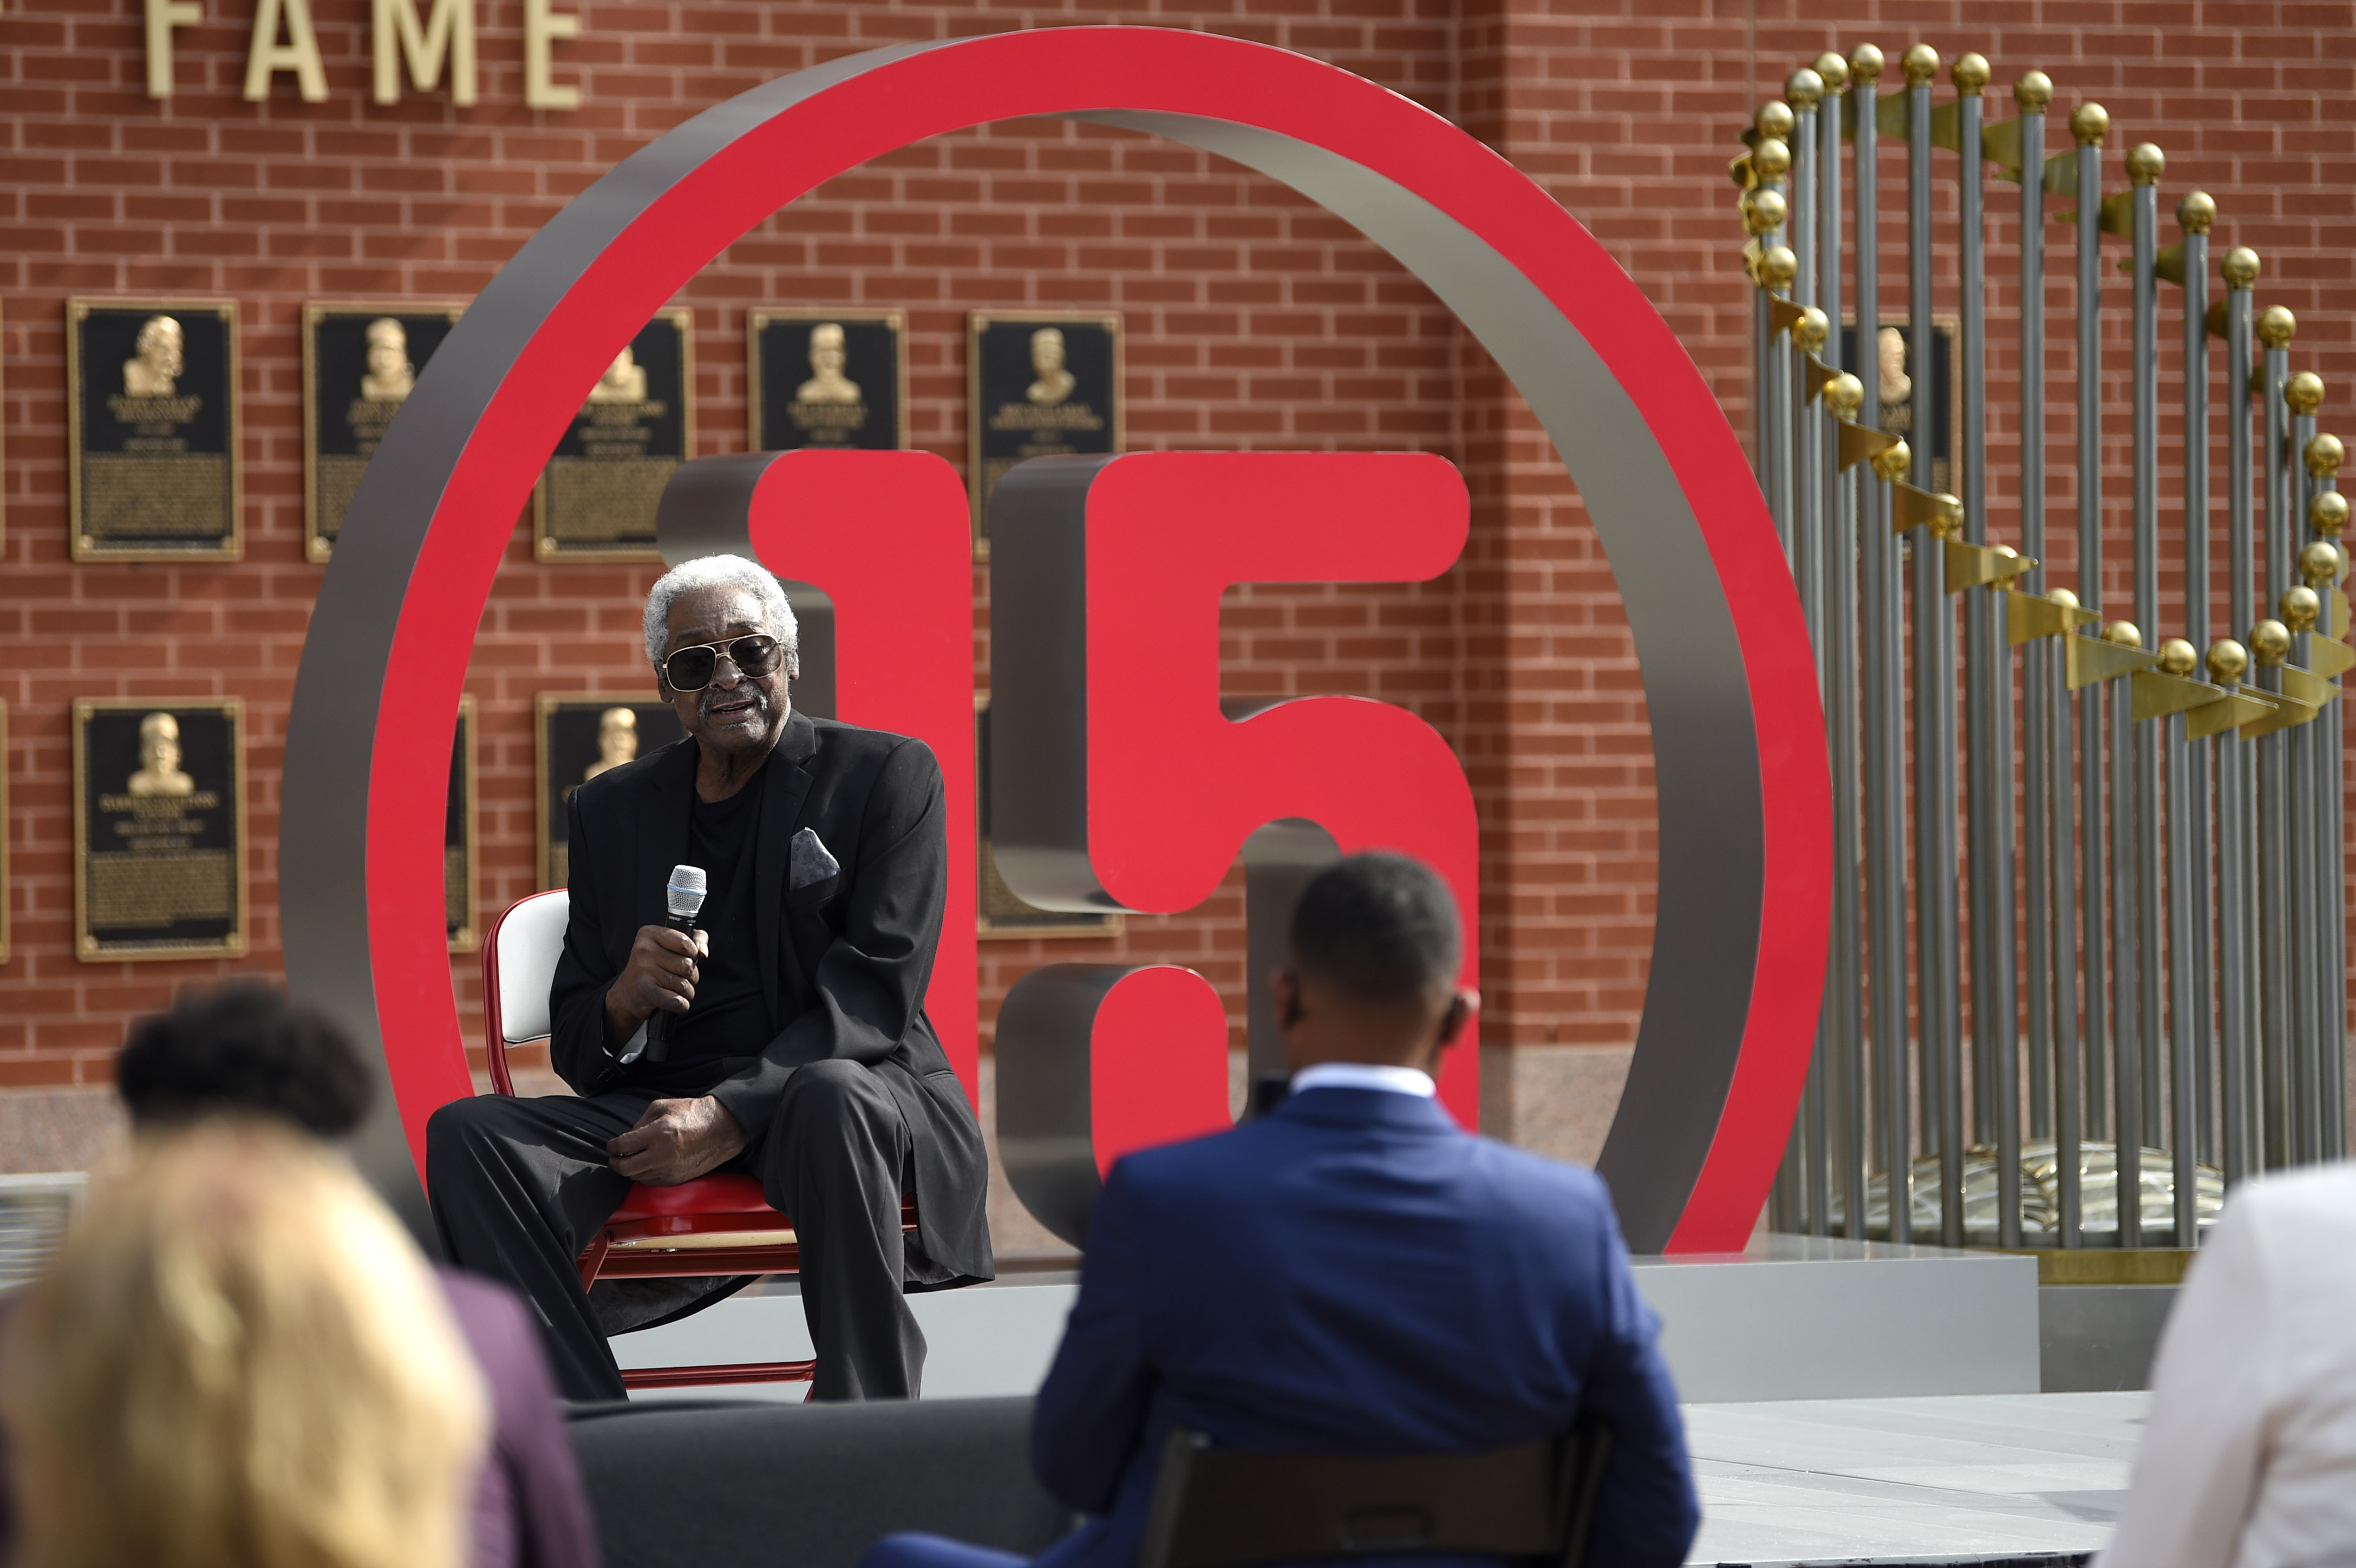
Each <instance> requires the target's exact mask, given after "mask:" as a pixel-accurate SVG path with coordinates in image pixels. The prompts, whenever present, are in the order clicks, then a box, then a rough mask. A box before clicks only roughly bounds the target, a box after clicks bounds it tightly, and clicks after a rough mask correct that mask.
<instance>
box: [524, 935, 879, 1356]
mask: <svg viewBox="0 0 2356 1568" xmlns="http://www.w3.org/2000/svg"><path fill="white" fill-rule="evenodd" d="M570 907H571V903H570V900H569V898H568V897H567V895H566V893H565V891H564V890H563V889H562V888H559V889H557V890H555V891H552V892H545V893H534V894H532V895H531V896H530V898H527V899H520V900H519V901H516V902H515V903H512V904H509V906H508V907H507V908H506V909H505V910H504V911H502V912H500V914H499V917H498V919H497V920H495V921H493V922H492V923H491V936H490V940H489V941H488V942H486V943H485V944H483V1038H484V1040H485V1043H486V1044H487V1046H488V1048H489V1052H490V1066H491V1083H492V1085H493V1086H494V1087H495V1088H497V1089H498V1092H499V1093H502V1094H513V1093H515V1081H514V1080H513V1078H511V1077H510V1076H509V1072H508V1048H509V1046H514V1045H523V1044H526V1043H528V1042H530V1041H531V1040H544V1039H546V1038H547V1036H548V1034H549V1030H550V1028H551V1025H550V1021H549V1016H548V989H549V983H550V982H551V981H552V980H553V979H554V978H555V976H556V959H557V955H558V954H559V953H560V952H562V949H563V945H564V923H565V918H566V916H567V914H568V913H569V912H570ZM900 1221H901V1228H902V1230H903V1231H905V1232H907V1233H909V1234H912V1235H913V1234H914V1233H915V1232H916V1203H915V1201H914V1200H904V1201H903V1203H902V1205H901V1211H900ZM800 1268H801V1247H800V1244H799V1243H798V1242H797V1241H796V1240H795V1237H794V1222H793V1221H791V1220H789V1219H787V1217H786V1216H785V1215H783V1214H780V1213H779V1212H777V1211H776V1210H775V1209H772V1208H771V1207H769V1204H768V1201H767V1200H766V1199H764V1198H763V1197H762V1196H761V1184H760V1183H759V1182H757V1181H755V1180H754V1179H752V1178H751V1177H749V1176H723V1175H714V1176H699V1177H697V1178H696V1179H694V1180H693V1181H683V1182H681V1183H680V1184H679V1185H678V1186H676V1187H642V1186H639V1187H632V1188H631V1189H630V1195H629V1196H628V1197H627V1198H626V1199H624V1200H622V1206H621V1207H620V1208H619V1209H617V1210H616V1211H614V1217H613V1218H612V1219H610V1220H608V1221H606V1222H605V1229H604V1230H602V1231H600V1232H597V1237H596V1239H595V1240H594V1241H593V1242H591V1243H589V1247H588V1250H587V1251H585V1252H584V1253H582V1254H581V1288H583V1289H584V1290H586V1289H588V1288H589V1286H590V1285H592V1284H593V1283H594V1282H595V1281H597V1280H600V1279H682V1278H693V1277H697V1276H700V1275H744V1274H752V1275H786V1274H796V1273H798V1272H799V1271H800ZM817 1371H818V1363H817V1362H816V1361H742V1362H735V1363H733V1364H723V1365H713V1366H701V1367H647V1368H641V1369H639V1370H637V1371H625V1372H623V1374H622V1382H623V1385H624V1386H625V1387H626V1388H634V1389H639V1388H679V1387H684V1386H688V1385H692V1384H701V1383H783V1382H808V1381H809V1380H810V1379H811V1377H812V1376H814V1375H815V1374H816V1372H817Z"/></svg>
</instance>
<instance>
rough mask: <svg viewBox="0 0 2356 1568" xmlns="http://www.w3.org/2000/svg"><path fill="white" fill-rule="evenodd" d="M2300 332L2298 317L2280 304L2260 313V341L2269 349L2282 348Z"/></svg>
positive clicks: (2271, 305) (2272, 305)
mask: <svg viewBox="0 0 2356 1568" xmlns="http://www.w3.org/2000/svg"><path fill="white" fill-rule="evenodd" d="M2297 331H2298V317H2297V316H2295V315H2291V313H2290V312H2289V311H2287V310H2286V309H2285V308H2284V307H2282V306H2281V305H2278V304H2270V305H2268V306H2266V308H2265V309H2264V310H2262V311H2260V312H2259V313H2258V341H2259V342H2261V343H2263V344H2265V346H2266V347H2269V348H2280V347H2282V346H2283V345H2285V344H2286V343H2288V342H2289V341H2290V340H2291V338H2292V336H2294V335H2295V334H2297Z"/></svg>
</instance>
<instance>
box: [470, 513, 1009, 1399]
mask: <svg viewBox="0 0 2356 1568" xmlns="http://www.w3.org/2000/svg"><path fill="white" fill-rule="evenodd" d="M646 644H647V656H648V659H649V660H651V661H652V662H653V665H654V667H655V675H656V679H657V681H658V682H659V687H660V689H661V691H662V694H663V696H664V697H665V698H667V699H669V701H670V703H671V704H672V706H673V707H675V708H676V709H678V710H679V716H680V721H681V722H682V723H683V724H684V725H685V726H686V729H687V736H686V738H685V739H684V740H681V741H678V742H677V743H675V744H673V745H670V746H667V747H664V748H663V749H662V750H660V751H659V752H653V753H652V754H650V755H648V756H644V757H641V758H639V759H638V760H637V761H636V762H634V763H628V764H627V765H626V766H622V767H618V768H614V769H611V770H609V771H608V772H605V773H601V774H599V775H598V776H597V777H596V778H594V779H591V780H590V781H589V782H587V783H586V784H582V785H581V786H580V787H579V788H578V789H577V790H575V791H574V792H573V800H572V807H571V821H570V826H569V829H568V832H569V838H568V842H569V843H570V845H571V859H572V887H571V892H572V913H571V923H570V924H569V925H568V926H567V928H566V930H565V933H564V953H563V955H562V958H561V959H560V961H559V963H558V965H557V970H556V980H555V984H554V986H553V987H552V991H551V995H550V1004H551V1005H550V1015H551V1017H552V1019H553V1020H554V1034H553V1037H552V1040H550V1050H549V1053H550V1058H551V1060H552V1062H553V1064H554V1066H555V1068H556V1071H557V1072H558V1073H559V1074H561V1075H562V1077H563V1079H564V1081H565V1082H566V1083H569V1084H571V1085H572V1086H573V1089H574V1090H575V1091H576V1092H577V1094H578V1097H577V1098H576V1097H573V1096H569V1095H565V1096H554V1097H550V1098H546V1099H509V1098H505V1097H501V1096H496V1095H485V1096H481V1097H478V1098H475V1099H471V1100H460V1101H455V1102H454V1103H452V1104H448V1105H444V1107H442V1109H441V1110H439V1111H437V1112H436V1113H434V1119H433V1122H432V1124H431V1125H430V1127H429V1129H428V1132H427V1156H426V1163H427V1178H428V1181H429V1183H430V1185H431V1187H432V1189H433V1198H434V1218H435V1220H436V1221H437V1222H438V1223H439V1224H440V1226H441V1229H442V1235H443V1238H444V1241H445V1242H446V1243H447V1244H448V1246H449V1249H450V1253H451V1255H452V1256H453V1257H454V1258H455V1260H456V1261H457V1262H458V1263H460V1264H464V1265H465V1266H466V1267H468V1268H471V1269H475V1270H477V1271H479V1272H481V1273H483V1274H487V1275H491V1276H493V1277H495V1278H498V1279H502V1280H505V1281H506V1282H507V1283H509V1285H514V1286H515V1287H516V1288H517V1289H518V1290H520V1291H522V1292H523V1293H524V1294H525V1295H526V1296H530V1298H531V1300H532V1301H533V1302H534V1303H535V1304H536V1305H537V1306H538V1307H539V1309H540V1315H541V1319H542V1321H543V1322H544V1324H545V1325H546V1332H547V1337H548V1343H549V1349H550V1351H551V1356H552V1360H553V1361H554V1363H555V1367H556V1371H557V1376H558V1379H559V1381H560V1382H561V1383H562V1387H563V1391H564V1392H565V1393H566V1394H567V1395H568V1396H569V1397H571V1398H574V1399H618V1398H620V1397H622V1396H623V1387H622V1380H621V1374H620V1372H619V1371H616V1368H615V1364H614V1359H613V1355H612V1353H611V1352H610V1350H608V1349H607V1348H606V1343H605V1338H606V1335H607V1334H609V1333H614V1332H618V1331H620V1330H622V1329H624V1328H645V1327H651V1326H653V1325H654V1324H655V1323H658V1322H668V1321H670V1320H671V1319H673V1318H676V1317H681V1316H684V1315H685V1314H686V1313H688V1312H691V1311H694V1310H697V1309H698V1308H700V1307H704V1306H707V1305H709V1304H710V1303H711V1302H712V1301H714V1300H717V1299H719V1298H720V1297H721V1296H724V1295H726V1294H728V1293H729V1292H730V1291H732V1290H734V1289H735V1288H737V1287H738V1286H740V1285H742V1284H743V1283H744V1281H742V1280H738V1279H712V1280H692V1281H669V1280H665V1281H646V1282H626V1283H625V1284H623V1285H618V1286H609V1285H605V1284H603V1283H601V1284H600V1285H598V1286H597V1287H596V1291H595V1292H594V1293H584V1291H583V1290H582V1288H581V1283H580V1277H579V1275H578V1274H577V1273H576V1272H575V1270H574V1264H573V1260H574V1258H575V1257H576V1256H577V1255H578V1254H579V1253H580V1252H581V1251H582V1249H583V1248H584V1246H585V1245H587V1243H589V1241H590V1240H591V1239H592V1238H594V1236H595V1235H596V1233H597V1231H598V1229H599V1228H600V1227H601V1226H602V1225H604V1223H605V1221H606V1219H607V1218H608V1217H609V1216H611V1215H612V1213H613V1211H615V1209H616V1207H618V1206H619V1205H620V1203H621V1201H622V1200H623V1199H624V1198H625V1197H626V1195H627V1194H628V1192H629V1189H630V1185H631V1183H633V1182H646V1183H650V1184H654V1185H658V1186H667V1185H672V1184H675V1183H678V1182H682V1181H688V1180H691V1179H694V1178H696V1177H699V1176H702V1175H705V1174H707V1173H708V1172H711V1171H715V1170H735V1171H744V1172H747V1173H750V1174H752V1175H754V1176H755V1177H757V1178H759V1179H760V1181H761V1185H762V1189H763V1191H764V1192H765V1193H766V1195H767V1197H768V1200H769V1201H770V1202H771V1203H773V1204H775V1205H776V1207H777V1208H779V1209H780V1210H782V1211H785V1212H786V1213H787V1214H789V1215H791V1216H792V1217H793V1221H794V1226H795V1229H796V1231H797V1232H798V1235H799V1238H800V1242H801V1249H802V1254H801V1256H802V1261H801V1294H802V1309H803V1312H804V1313H805V1315H806V1316H807V1317H808V1318H809V1328H810V1337H811V1339H813V1340H814V1341H816V1343H817V1347H818V1373H817V1380H816V1382H815V1384H814V1385H813V1387H812V1390H811V1397H813V1398H816V1399H891V1398H909V1397H913V1396H915V1395H916V1393H917V1392H918V1391H919V1383H920V1379H921V1377H922V1373H923V1371H924V1359H925V1339H924V1335H923V1333H922V1332H921V1331H920V1330H919V1329H918V1328H917V1327H916V1317H915V1316H914V1315H913V1314H912V1313H910V1311H909V1310H908V1307H907V1303H906V1301H905V1299H904V1293H905V1292H906V1291H910V1290H922V1289H940V1288H946V1287H948V1286H951V1285H965V1284H969V1283H972V1282H973V1281H976V1280H980V1279H988V1278H990V1277H991V1274H992V1265H991V1251H990V1232H989V1229H988V1226H987V1223H986V1221H985V1220H984V1218H983V1198H984V1193H985V1189H986V1184H987V1179H988V1168H987V1165H986V1162H985V1159H984V1156H983V1152H982V1142H981V1129H980V1124H979V1123H978V1122H977V1121H976V1120H975V1118H974V1114H973V1107H972V1106H971V1105H970V1104H969V1103H968V1102H967V1100H966V1097H965V1092H964V1090H963V1089H962V1088H961V1087H960V1086H959V1084H958V1080H957V1077H956V1075H955V1074H954V1073H952V1072H950V1070H949V1064H948V1057H947V1056H946V1055H945V1054H944V1053H943V1052H942V1051H941V1046H940V1041H939V1040H937V1038H936V1037H935V1035H934V1033H933V1028H932V1025H931V1023H930V1022H929V1021H928V1020H927V1019H926V1017H925V1014H924V999H925V987H926V981H927V980H928V979H929V977H930V976H931V974H932V966H933V955H934V949H935V946H936V944H937V943H938V942H939V940H940V934H941V918H942V908H943V904H944V901H945V900H946V897H947V887H948V881H947V878H948V831H947V828H948V825H947V822H946V820H945V818H946V808H945V806H944V805H943V801H942V793H941V772H940V766H939V764H938V763H937V762H936V761H935V760H934V758H933V754H932V752H931V751H930V750H928V749H927V748H926V746H925V744H924V743H923V742H922V741H913V740H908V739H906V738H905V737H902V736H898V735H888V734H884V733H883V732H881V731H873V730H862V729H858V728H855V727H854V726H851V725H849V724H838V723H835V722H833V721H831V720H824V719H820V720H811V719H809V718H808V717H806V716H804V715H802V714H800V713H797V712H795V711H793V709H792V707H791V705H790V704H789V702H788V700H787V685H786V683H787V678H788V677H794V676H798V675H799V674H800V660H799V656H798V647H797V644H796V634H795V625H794V616H793V611H792V609H791V608H790V607H789V606H788V605H787V603H786V596H785V593H784V592H783V591H782V590H781V589H779V587H778V586H777V581H776V578H774V577H773V576H771V575H770V574H769V573H768V572H767V571H765V570H764V569H762V568H761V567H760V566H758V565H756V564H755V563H754V562H752V561H749V560H743V559H741V558H739V557H735V556H712V557H706V558H703V559H701V560H692V561H689V562H687V563H686V564H685V565H683V566H680V567H678V568H676V569H675V570H673V571H670V572H669V573H667V574H666V575H665V576H664V577H663V578H662V579H661V580H660V581H658V582H657V583H656V584H655V586H654V590H653V592H651V593H650V594H649V595H648V599H647V611H646ZM676 865H692V866H700V867H701V868H702V869H704V871H705V873H706V875H707V877H708V880H709V891H708V893H707V896H706V898H705V901H704V903H703V907H702V911H701V914H700V915H699V916H698V919H697V924H698V926H699V928H700V929H699V930H698V931H697V932H696V933H695V935H694V936H693V937H692V938H690V937H688V936H687V935H684V934H682V933H680V932H678V931H675V930H673V929H671V928H670V927H669V926H668V925H666V924H664V923H663V919H664V914H665V902H664V884H665V883H666V881H667V880H669V875H670V871H671V869H672V867H674V866H676ZM653 1019H661V1020H662V1022H661V1024H660V1025H659V1026H658V1028H657V1030H656V1034H657V1035H658V1036H659V1040H658V1041H657V1042H656V1043H655V1044H654V1045H653V1046H652V1047H651V1048H649V1046H648V1023H649V1021H650V1020H653ZM911 1192H913V1193H914V1194H915V1195H916V1211H917V1219H918V1228H919V1229H918V1234H917V1235H916V1236H915V1237H911V1238H908V1239H907V1240H906V1241H905V1243H904V1241H903V1237H902V1232H901V1220H900V1200H901V1198H902V1196H903V1195H904V1194H906V1193H911Z"/></svg>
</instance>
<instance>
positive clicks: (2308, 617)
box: [2275, 588, 2323, 632]
mask: <svg viewBox="0 0 2356 1568" xmlns="http://www.w3.org/2000/svg"><path fill="white" fill-rule="evenodd" d="M2275 613H2276V614H2277V615H2280V616H2281V617H2282V618H2283V624H2285V625H2287V626H2288V627H2289V628H2290V629H2291V630H2292V631H2294V632H2304V631H2306V630H2308V628H2309V627H2311V626H2313V625H2314V624H2315V618H2316V617H2317V616H2318V615H2320V614H2322V613H2323V601H2322V600H2320V599H2318V598H2317V597H2316V596H2315V590H2314V589H2312V588H2286V589H2284V590H2283V596H2282V598H2281V600H2280V601H2279V602H2278V603H2276V605H2275Z"/></svg>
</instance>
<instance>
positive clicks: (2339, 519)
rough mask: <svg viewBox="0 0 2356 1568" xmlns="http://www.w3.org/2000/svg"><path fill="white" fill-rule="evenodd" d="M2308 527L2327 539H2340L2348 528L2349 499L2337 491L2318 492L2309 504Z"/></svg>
mask: <svg viewBox="0 0 2356 1568" xmlns="http://www.w3.org/2000/svg"><path fill="white" fill-rule="evenodd" d="M2307 526H2308V528H2313V529H2314V530H2315V531H2316V532H2317V533H2319V534H2321V535H2322V536H2323V537H2324V538H2325V539H2338V538H2339V537H2340V531H2341V530H2342V529H2344V528H2347V527H2348V497H2347V496H2343V495H2341V494H2340V492H2339V491H2337V490H2323V491H2319V492H2317V494H2316V497H2315V499H2314V500H2312V501H2309V502H2308V504H2307Z"/></svg>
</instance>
